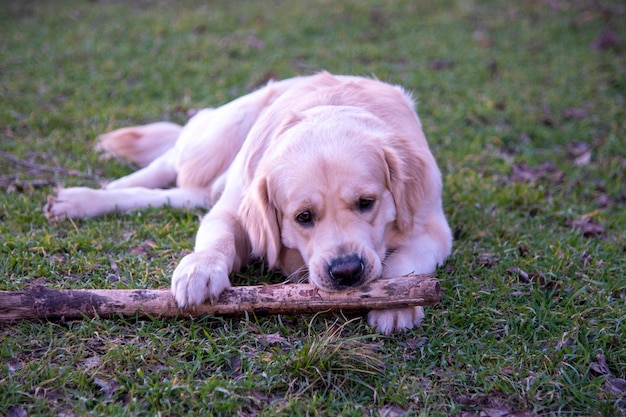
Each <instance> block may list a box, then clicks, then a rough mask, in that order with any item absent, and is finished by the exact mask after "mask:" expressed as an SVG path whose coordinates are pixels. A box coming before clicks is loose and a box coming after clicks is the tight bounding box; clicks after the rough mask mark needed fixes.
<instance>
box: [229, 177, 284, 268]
mask: <svg viewBox="0 0 626 417" xmlns="http://www.w3.org/2000/svg"><path fill="white" fill-rule="evenodd" d="M239 217H240V218H241V223H242V225H243V227H244V229H245V230H246V232H247V233H248V236H249V238H250V243H251V245H252V255H253V256H256V257H259V258H265V260H266V261H267V263H268V267H269V268H273V267H274V266H276V262H277V259H278V253H279V251H280V246H281V240H280V219H279V214H278V211H277V210H276V207H275V206H274V204H273V203H272V201H271V198H270V195H269V190H268V183H267V177H266V176H265V175H259V176H258V177H256V178H255V179H254V180H253V181H252V184H250V187H248V189H247V190H246V192H245V194H244V196H243V200H242V203H241V206H240V208H239Z"/></svg>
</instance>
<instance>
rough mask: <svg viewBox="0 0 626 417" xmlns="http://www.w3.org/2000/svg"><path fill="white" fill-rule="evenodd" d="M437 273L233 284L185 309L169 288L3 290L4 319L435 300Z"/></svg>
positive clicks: (314, 308)
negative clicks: (329, 284) (323, 284)
mask: <svg viewBox="0 0 626 417" xmlns="http://www.w3.org/2000/svg"><path fill="white" fill-rule="evenodd" d="M441 293H442V290H441V286H440V284H439V281H438V280H437V278H436V277H435V276H434V274H422V275H408V276H404V277H397V278H389V279H384V280H378V281H375V282H372V283H370V284H368V285H365V286H362V287H359V288H355V289H350V290H347V291H341V292H325V291H321V290H319V289H317V288H315V287H313V286H312V285H310V284H274V285H256V286H240V287H232V288H230V289H228V290H226V291H224V292H223V293H222V295H221V297H220V299H219V300H218V302H217V303H216V304H213V305H211V304H208V303H206V304H203V305H201V306H199V307H196V308H194V309H185V310H181V309H179V308H178V307H177V306H176V302H175V300H174V298H173V296H172V294H171V292H170V290H51V289H47V288H45V287H35V288H33V289H30V290H26V291H0V322H8V321H13V320H20V319H39V318H57V319H58V318H79V317H83V316H87V317H93V316H100V317H106V316H111V315H115V314H122V315H134V314H137V315H140V316H159V317H175V316H194V317H196V316H200V315H203V314H213V315H237V314H242V313H244V312H248V313H253V314H259V313H262V314H294V313H315V312H320V311H339V310H341V311H345V312H358V311H364V310H375V309H384V308H402V307H409V306H417V305H432V304H436V303H437V302H439V301H440V300H441Z"/></svg>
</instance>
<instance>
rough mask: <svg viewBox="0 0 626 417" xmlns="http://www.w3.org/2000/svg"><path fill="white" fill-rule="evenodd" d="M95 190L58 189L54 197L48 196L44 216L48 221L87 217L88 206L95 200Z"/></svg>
mask: <svg viewBox="0 0 626 417" xmlns="http://www.w3.org/2000/svg"><path fill="white" fill-rule="evenodd" d="M95 191H96V190H93V189H91V188H86V187H76V188H60V189H59V190H58V191H57V195H56V196H49V197H48V202H47V203H46V205H45V207H44V214H45V215H46V218H47V219H48V220H49V221H51V222H52V221H57V220H63V219H65V218H68V219H73V218H82V217H87V216H89V215H90V214H91V213H89V205H90V204H93V202H94V200H96V199H97V195H96V192H95Z"/></svg>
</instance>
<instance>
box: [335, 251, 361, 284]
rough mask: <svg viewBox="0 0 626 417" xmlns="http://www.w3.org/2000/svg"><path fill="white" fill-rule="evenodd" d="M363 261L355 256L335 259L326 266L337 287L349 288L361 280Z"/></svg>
mask: <svg viewBox="0 0 626 417" xmlns="http://www.w3.org/2000/svg"><path fill="white" fill-rule="evenodd" d="M364 268H365V267H364V265H363V261H362V260H361V258H360V257H359V256H357V255H349V256H344V257H341V258H335V259H333V260H332V261H330V263H329V265H328V273H329V274H330V276H331V278H332V279H334V280H335V283H336V284H337V285H340V286H342V287H349V286H352V285H354V284H356V283H358V282H359V281H360V280H361V276H362V275H363V269H364Z"/></svg>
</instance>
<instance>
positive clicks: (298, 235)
mask: <svg viewBox="0 0 626 417" xmlns="http://www.w3.org/2000/svg"><path fill="white" fill-rule="evenodd" d="M100 143H101V145H100V149H102V150H104V151H105V152H107V153H109V154H113V155H115V156H118V157H124V158H126V159H129V160H130V161H132V162H134V163H136V164H137V165H139V166H144V168H142V169H140V170H139V171H137V172H135V173H133V174H131V175H128V176H126V177H123V178H120V179H118V180H116V181H113V182H111V183H109V184H108V185H107V186H105V187H104V188H102V189H90V188H67V189H60V190H59V191H58V193H57V195H56V196H55V197H50V198H49V201H48V204H47V205H46V208H45V212H46V216H47V217H48V219H50V220H60V219H63V218H66V217H69V218H74V217H89V216H98V215H102V214H105V213H110V212H115V211H126V210H133V209H138V208H143V207H148V206H162V205H170V206H174V207H184V206H200V207H206V208H211V210H210V211H209V212H208V214H207V215H206V216H205V217H204V219H203V220H202V222H201V224H200V228H199V230H198V233H197V236H196V243H195V248H194V252H193V253H191V254H189V255H187V256H185V257H184V258H183V259H182V260H181V262H180V264H179V265H178V267H177V268H176V270H175V271H174V274H173V277H172V293H173V294H174V296H175V298H176V301H177V303H178V305H179V306H181V307H188V306H194V305H198V304H201V303H203V302H205V301H207V300H209V301H214V300H216V299H217V298H218V297H219V295H220V294H221V292H222V291H223V290H224V289H226V288H228V287H229V286H230V285H231V284H230V280H229V275H230V273H231V272H233V271H236V270H238V269H239V268H240V267H241V266H243V265H245V264H247V263H249V262H250V261H251V260H253V259H255V258H264V259H265V260H266V261H267V263H268V264H269V266H270V267H275V268H279V269H281V270H282V271H283V272H284V273H285V274H286V275H289V276H291V277H292V278H294V279H296V280H308V281H309V282H311V283H312V284H313V285H315V286H317V287H318V288H320V289H323V290H327V291H339V290H342V289H344V288H346V287H350V286H358V285H364V284H366V283H368V282H370V281H372V280H376V279H379V278H381V277H385V276H400V275H404V274H410V273H428V272H433V271H434V270H435V268H436V267H437V265H438V264H441V263H442V262H443V261H444V260H445V259H446V257H447V256H448V255H449V254H450V251H451V246H452V238H451V233H450V229H449V227H448V223H447V221H446V218H445V216H444V213H443V210H442V204H441V189H442V185H441V174H440V172H439V169H438V167H437V164H436V162H435V160H434V158H433V155H432V154H431V152H430V150H429V148H428V144H427V142H426V138H425V136H424V133H423V131H422V128H421V125H420V122H419V119H418V117H417V114H416V113H415V111H414V103H413V101H412V99H411V98H410V96H409V95H408V94H407V93H406V92H404V90H402V89H401V88H399V87H396V86H392V85H389V84H386V83H382V82H380V81H376V80H372V79H367V78H361V77H351V76H333V75H330V74H328V73H320V74H317V75H314V76H308V77H299V78H293V79H289V80H285V81H280V82H275V83H271V84H269V85H267V86H266V87H264V88H261V89H260V90H258V91H255V92H253V93H250V94H248V95H245V96H243V97H241V98H239V99H237V100H234V101H232V102H230V103H228V104H226V105H224V106H221V107H218V108H216V109H206V110H203V111H201V112H199V113H198V114H197V115H195V116H194V117H193V118H192V119H191V120H190V121H189V122H188V123H187V124H186V125H185V126H184V127H180V126H176V125H172V124H163V123H162V124H152V125H146V126H139V127H130V128H124V129H120V130H117V131H114V132H111V133H108V134H106V135H103V136H102V137H101V142H100ZM152 145H153V146H152ZM172 184H174V185H175V186H174V187H172V188H167V187H169V186H170V185H172ZM423 317H424V315H423V310H422V308H421V307H414V308H407V309H400V310H377V311H371V312H370V313H369V314H368V323H369V324H370V325H371V326H373V327H375V328H376V329H377V330H378V331H380V332H382V333H390V332H393V331H400V330H405V329H411V328H414V327H416V326H419V325H420V322H421V320H422V318H423Z"/></svg>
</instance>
